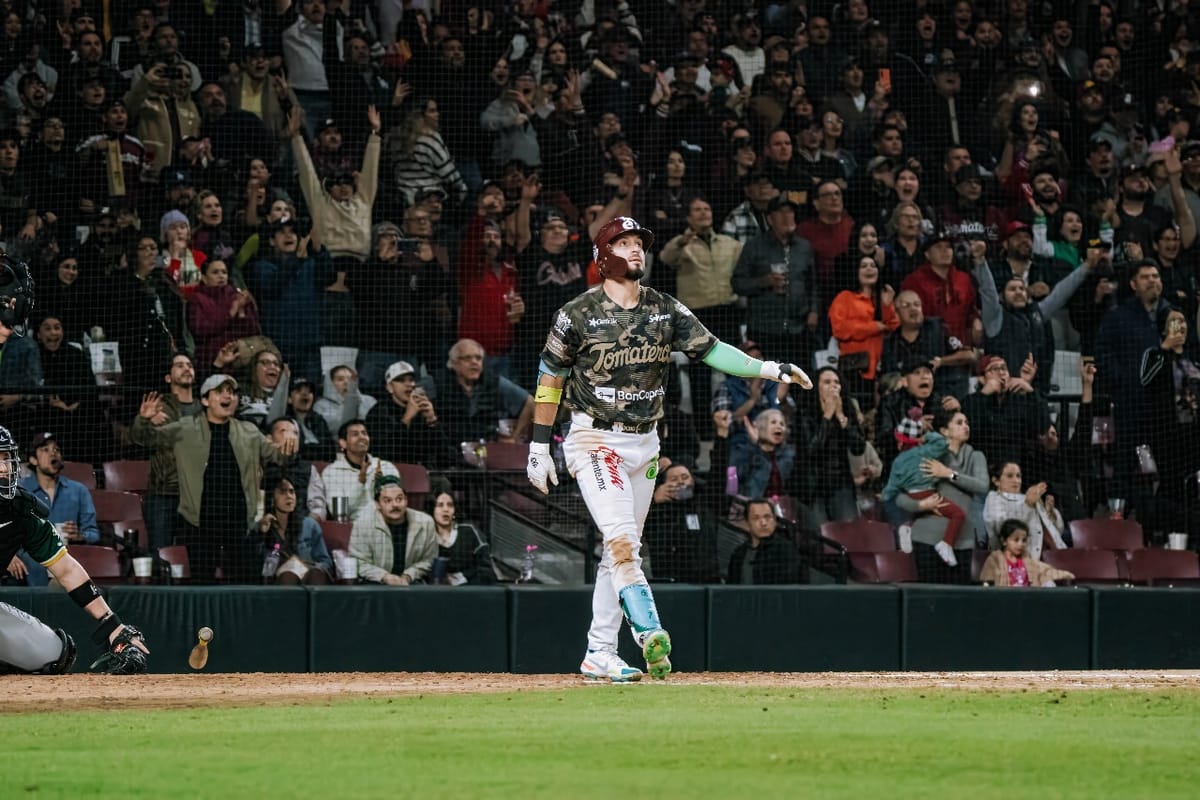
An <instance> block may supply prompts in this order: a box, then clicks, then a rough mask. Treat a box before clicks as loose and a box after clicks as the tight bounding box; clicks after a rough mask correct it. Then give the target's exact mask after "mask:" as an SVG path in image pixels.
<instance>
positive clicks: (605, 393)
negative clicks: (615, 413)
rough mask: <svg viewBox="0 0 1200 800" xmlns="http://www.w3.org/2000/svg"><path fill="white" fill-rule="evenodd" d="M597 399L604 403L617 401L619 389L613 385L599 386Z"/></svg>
mask: <svg viewBox="0 0 1200 800" xmlns="http://www.w3.org/2000/svg"><path fill="white" fill-rule="evenodd" d="M596 399H597V400H600V401H601V402H604V403H615V402H617V390H616V389H613V388H612V387H611V386H597V387H596Z"/></svg>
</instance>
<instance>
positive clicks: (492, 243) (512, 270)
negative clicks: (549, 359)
mask: <svg viewBox="0 0 1200 800" xmlns="http://www.w3.org/2000/svg"><path fill="white" fill-rule="evenodd" d="M495 189H496V185H495V184H490V185H485V186H484V189H483V194H482V195H481V196H480V200H479V209H478V212H477V213H476V215H475V217H474V218H473V219H472V220H471V222H470V224H469V225H468V226H467V232H466V235H465V236H464V237H463V246H462V253H461V254H460V255H459V262H458V291H459V297H460V301H461V304H462V305H461V307H462V309H463V313H462V315H461V316H460V317H459V320H458V338H459V339H473V340H474V341H476V342H478V343H479V344H480V345H482V346H483V349H484V351H485V352H486V353H487V356H488V367H489V368H490V369H492V370H494V371H495V372H497V373H498V374H500V375H503V376H504V377H508V373H509V362H508V356H509V354H510V353H511V352H512V348H513V344H514V342H515V340H516V336H515V329H516V325H517V323H518V322H520V321H521V317H522V316H524V314H525V302H524V301H523V300H522V299H521V295H520V294H519V293H518V291H517V284H518V272H517V267H516V264H514V263H513V262H512V261H511V260H508V259H506V258H502V257H501V253H502V249H503V245H504V238H503V235H502V233H501V230H500V223H499V222H498V221H497V217H498V216H499V214H501V213H502V212H503V210H504V206H503V204H504V199H503V194H500V193H497V192H496V191H495ZM497 194H499V198H498V199H497V198H496V197H495V196H496V195H497ZM496 204H499V208H495V207H494V206H495V205H496Z"/></svg>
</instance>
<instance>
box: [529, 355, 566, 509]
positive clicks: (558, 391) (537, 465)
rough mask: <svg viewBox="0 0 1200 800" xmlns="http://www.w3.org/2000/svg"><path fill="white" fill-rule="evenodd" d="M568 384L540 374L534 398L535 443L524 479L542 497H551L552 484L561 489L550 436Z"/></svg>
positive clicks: (530, 447) (557, 376)
mask: <svg viewBox="0 0 1200 800" xmlns="http://www.w3.org/2000/svg"><path fill="white" fill-rule="evenodd" d="M566 380H567V379H566V377H565V376H562V375H555V374H552V373H548V372H540V373H539V374H538V385H537V390H536V391H535V392H534V395H533V441H532V442H531V443H530V445H529V461H528V462H526V464H525V476H526V477H528V478H529V482H530V483H531V484H533V486H534V487H535V488H536V489H537V490H538V491H540V492H541V493H542V494H550V484H551V483H553V484H554V485H555V486H558V470H556V469H555V468H554V459H553V458H551V457H550V436H551V434H552V433H553V432H554V419H555V417H557V416H558V404H559V401H561V400H562V388H563V385H564V384H565V383H566Z"/></svg>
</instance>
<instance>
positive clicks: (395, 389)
mask: <svg viewBox="0 0 1200 800" xmlns="http://www.w3.org/2000/svg"><path fill="white" fill-rule="evenodd" d="M384 378H385V379H386V381H387V393H388V397H387V399H385V400H384V401H383V402H382V403H378V404H376V406H375V407H374V408H372V409H371V410H370V412H368V413H367V430H368V431H369V432H370V434H371V441H372V442H374V443H375V451H376V452H377V453H379V457H380V458H385V459H387V460H388V461H394V462H396V463H398V464H425V465H426V466H430V467H434V466H440V465H447V464H449V463H450V462H451V456H452V455H453V449H452V445H451V443H450V441H449V440H448V439H447V438H446V437H445V429H444V428H443V427H442V426H441V425H439V424H438V416H437V411H436V410H435V409H434V407H433V401H432V400H430V399H429V394H428V393H427V392H426V391H425V389H424V388H423V387H420V386H418V385H417V375H416V370H415V369H414V368H413V365H412V364H409V363H408V362H407V361H397V362H396V363H394V364H392V365H391V366H389V367H388V369H387V373H386V374H385V375H384Z"/></svg>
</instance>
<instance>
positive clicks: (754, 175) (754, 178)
mask: <svg viewBox="0 0 1200 800" xmlns="http://www.w3.org/2000/svg"><path fill="white" fill-rule="evenodd" d="M770 182H771V176H770V175H768V174H767V173H765V172H762V171H761V170H757V169H756V170H752V171H750V172H747V173H746V175H745V177H743V178H742V186H753V185H754V184H756V183H770Z"/></svg>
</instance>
